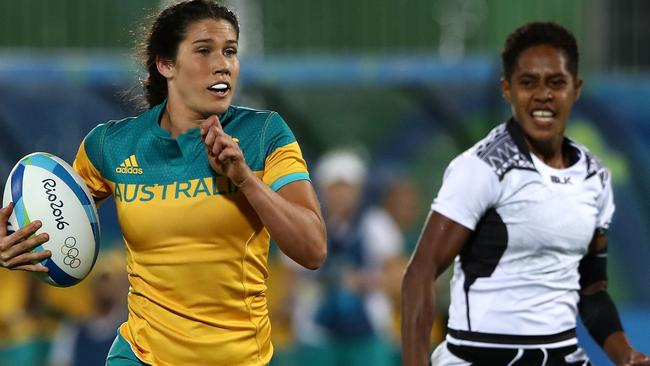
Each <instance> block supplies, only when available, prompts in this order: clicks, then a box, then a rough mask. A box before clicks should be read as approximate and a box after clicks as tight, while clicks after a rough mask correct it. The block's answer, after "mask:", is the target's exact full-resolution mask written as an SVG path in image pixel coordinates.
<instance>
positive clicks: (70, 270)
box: [2, 152, 99, 287]
mask: <svg viewBox="0 0 650 366" xmlns="http://www.w3.org/2000/svg"><path fill="white" fill-rule="evenodd" d="M2 201H3V207H7V205H8V204H9V202H13V203H14V210H13V213H12V214H11V217H10V218H9V226H8V229H9V232H12V231H16V230H18V229H20V228H22V227H25V226H26V225H28V224H29V223H30V222H32V221H35V220H40V221H41V222H42V223H43V226H42V227H41V228H40V229H39V230H38V231H37V232H36V234H40V233H47V234H48V235H49V237H50V239H49V240H48V241H47V242H46V243H43V244H41V245H40V246H38V247H36V248H34V251H43V250H50V251H51V252H52V256H51V257H50V258H48V259H45V260H43V261H41V262H40V264H41V265H43V266H45V267H47V268H48V269H49V272H47V273H36V275H37V276H38V277H39V278H40V279H41V280H43V281H45V282H47V283H49V284H51V285H54V286H58V287H68V286H72V285H75V284H77V283H79V282H80V281H81V280H82V279H84V278H85V277H86V276H87V275H88V273H89V272H90V270H91V269H92V267H93V265H94V264H95V260H96V259H97V253H98V252H99V220H98V216H97V208H96V207H95V202H94V201H93V198H92V196H91V195H90V192H89V191H88V188H87V187H86V184H85V183H84V182H83V180H82V179H81V177H79V176H78V175H77V173H76V172H75V171H74V169H72V167H71V166H70V165H68V164H67V163H66V162H65V161H63V160H62V159H60V158H58V157H56V156H54V155H52V154H48V153H43V152H37V153H33V154H29V155H27V156H25V157H24V158H22V159H20V161H19V162H18V163H17V164H16V165H15V166H14V168H13V169H12V170H11V173H10V174H9V178H8V179H7V182H6V184H5V190H4V195H3V200H2Z"/></svg>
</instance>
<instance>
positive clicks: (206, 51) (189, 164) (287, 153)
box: [0, 0, 327, 366]
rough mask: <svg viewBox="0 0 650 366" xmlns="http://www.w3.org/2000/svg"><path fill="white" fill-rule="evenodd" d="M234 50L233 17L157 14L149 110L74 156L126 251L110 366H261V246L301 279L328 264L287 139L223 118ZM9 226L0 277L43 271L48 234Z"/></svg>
mask: <svg viewBox="0 0 650 366" xmlns="http://www.w3.org/2000/svg"><path fill="white" fill-rule="evenodd" d="M238 48H239V24H238V21H237V18H236V17H235V15H234V14H233V13H232V12H231V11H230V10H229V9H227V8H225V7H223V6H222V5H219V4H217V3H215V2H213V1H210V0H193V1H185V2H181V3H176V4H173V5H170V6H168V7H166V8H165V9H163V10H162V11H161V12H160V13H159V14H158V16H157V17H156V18H155V19H154V22H153V24H152V25H151V27H150V28H149V32H148V34H147V38H146V41H145V42H144V45H143V48H142V52H143V60H142V61H143V64H144V67H145V69H146V71H147V72H148V78H147V79H146V80H145V81H144V82H143V86H144V95H145V98H146V101H147V104H148V107H149V109H148V110H147V111H145V112H144V113H142V114H141V115H139V116H137V117H133V118H126V119H124V120H121V121H110V122H108V123H105V124H101V125H99V126H97V127H96V128H95V129H93V131H91V132H90V133H89V134H88V135H87V136H86V138H85V139H84V141H83V143H82V144H81V146H80V149H79V152H78V154H77V157H76V159H75V163H74V167H75V169H76V170H77V172H78V173H79V175H80V176H81V177H82V178H83V179H84V180H85V182H86V184H87V185H88V187H89V189H90V191H91V192H92V194H93V196H94V197H95V198H96V199H97V200H101V199H104V198H108V197H109V196H113V197H114V200H115V202H116V206H117V211H118V218H119V222H120V227H121V229H122V232H123V234H124V239H125V242H126V248H127V272H128V274H129V282H130V292H129V297H128V300H129V301H128V303H129V318H128V321H127V322H126V323H125V324H123V325H122V326H121V327H120V329H119V332H118V336H117V338H116V339H115V342H114V343H113V347H112V348H111V350H110V353H109V356H108V360H107V365H109V366H122V365H162V366H167V365H174V366H179V365H211V366H213V365H266V364H268V363H269V361H270V359H271V356H272V353H273V347H272V345H271V342H270V324H269V320H268V311H267V308H266V297H265V296H266V293H265V290H266V285H265V281H266V278H267V276H268V271H267V268H266V264H267V263H266V260H267V257H268V250H269V241H270V238H273V240H274V241H275V242H276V243H277V244H278V246H279V248H280V249H281V250H282V251H283V252H284V253H285V254H286V255H287V256H288V257H290V258H292V259H293V260H294V261H296V262H297V263H299V264H300V265H302V266H304V267H306V268H309V269H316V268H318V267H319V266H320V265H321V264H322V263H323V261H324V260H325V257H326V251H327V249H326V234H325V227H324V224H323V218H322V215H321V212H320V207H319V203H318V200H317V198H316V195H315V192H314V190H313V188H312V186H311V183H310V180H309V175H308V171H307V167H306V164H305V162H304V159H303V158H302V154H301V152H300V148H299V146H298V144H297V142H296V140H295V137H294V136H293V134H292V133H291V131H290V130H289V128H288V127H287V125H286V123H285V122H284V121H283V120H282V118H281V117H280V116H279V115H278V114H277V113H275V112H272V111H260V110H253V109H250V108H242V107H236V106H232V105H231V100H232V96H233V92H234V91H235V88H236V86H237V80H238V76H239V69H240V66H239V58H238V55H237V51H238ZM126 161H129V162H130V165H129V166H130V167H134V169H133V170H132V171H128V170H125V169H120V167H121V166H126V165H124V164H125V162H126ZM135 168H137V172H136V170H135ZM11 211H12V207H11V206H9V207H5V208H3V209H2V210H1V211H0V221H2V222H7V219H8V217H9V215H10V214H11ZM5 226H6V225H0V264H2V266H3V267H5V268H9V269H18V270H27V271H45V270H46V269H44V268H43V267H41V266H40V265H36V264H33V263H34V262H37V261H40V260H43V259H45V258H47V257H49V255H50V253H49V252H48V251H42V252H39V253H32V252H30V251H31V249H33V248H34V247H36V246H38V245H40V244H41V243H43V242H45V241H46V240H47V234H40V235H37V236H34V237H32V238H29V239H26V238H28V237H29V236H30V235H32V234H33V233H35V232H36V231H37V230H38V227H39V222H38V220H35V221H34V222H33V223H32V224H31V225H29V226H27V227H25V228H24V229H21V230H19V231H17V232H16V233H15V234H13V235H9V236H7V235H6V232H4V229H5ZM23 239H26V240H23Z"/></svg>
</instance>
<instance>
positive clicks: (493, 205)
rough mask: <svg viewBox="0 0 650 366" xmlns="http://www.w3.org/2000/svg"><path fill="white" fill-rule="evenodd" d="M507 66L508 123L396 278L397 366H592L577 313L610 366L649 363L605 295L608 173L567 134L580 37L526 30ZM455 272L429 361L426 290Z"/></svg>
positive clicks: (468, 165)
mask: <svg viewBox="0 0 650 366" xmlns="http://www.w3.org/2000/svg"><path fill="white" fill-rule="evenodd" d="M502 62H503V79H502V81H501V88H502V91H503V96H504V97H505V99H506V100H507V101H508V102H509V103H510V104H511V106H512V115H513V117H512V118H511V119H510V120H509V121H507V122H505V123H504V124H502V125H500V126H498V127H496V128H495V129H494V130H492V131H491V132H490V133H489V134H488V136H487V137H486V138H484V139H483V140H481V141H479V142H478V143H477V144H476V145H474V146H473V147H472V148H471V149H469V150H467V151H466V152H465V153H463V154H461V155H460V156H458V157H457V158H456V159H454V160H453V161H452V162H451V164H450V165H449V167H448V168H447V171H446V172H445V177H444V181H443V185H442V187H441V189H440V191H439V193H438V196H437V197H436V199H435V200H434V202H433V205H432V211H431V214H430V215H429V217H428V219H427V222H426V224H425V227H424V230H423V232H422V236H421V238H420V241H419V243H418V246H417V248H416V250H415V252H414V254H413V257H412V258H411V261H410V263H409V265H408V268H407V270H406V273H405V275H404V282H403V289H402V309H403V310H402V346H403V360H404V365H409V366H418V365H427V364H428V363H429V362H430V361H431V363H432V364H433V365H445V366H448V365H491V366H499V365H504V366H505V365H540V366H541V365H589V364H590V363H589V360H588V358H587V356H586V355H585V354H584V352H583V351H582V350H581V349H580V348H579V347H578V345H577V339H576V335H575V327H576V317H577V315H578V314H579V315H580V316H581V317H582V319H583V321H584V323H585V325H586V327H587V329H588V330H589V332H590V334H591V335H592V336H593V337H594V339H595V340H596V341H597V342H598V343H599V345H600V346H601V347H603V349H604V350H605V352H606V353H607V354H608V356H609V357H610V358H611V359H612V360H613V361H614V362H615V363H616V364H617V365H650V358H649V357H648V356H646V355H644V354H642V353H640V352H637V351H636V350H634V348H632V346H631V345H630V343H629V341H628V340H627V338H626V336H625V334H624V332H623V329H622V326H621V323H620V320H619V317H618V313H617V311H616V307H615V306H614V304H613V302H612V300H611V298H610V297H609V295H608V294H607V277H606V257H607V256H606V250H607V229H608V226H609V223H610V221H611V217H612V214H613V212H614V204H613V198H612V187H611V179H610V174H609V171H608V170H607V168H605V167H604V166H603V165H602V163H601V162H600V161H599V160H598V159H597V158H596V157H594V156H593V154H591V153H590V152H589V150H587V149H586V148H585V147H584V146H582V145H580V144H578V143H576V142H574V141H572V140H570V139H568V138H566V137H565V136H564V132H565V129H566V126H567V122H568V119H569V114H570V112H571V108H572V106H573V104H574V102H575V101H576V100H577V99H578V97H579V95H580V90H581V87H582V80H581V79H579V78H578V47H577V44H576V41H575V38H574V36H573V35H572V34H571V33H570V32H569V31H567V30H566V29H565V28H563V27H562V26H560V25H558V24H556V23H550V22H549V23H542V22H533V23H528V24H526V25H523V26H522V27H520V28H518V29H517V30H515V31H514V32H513V33H512V34H511V35H510V36H509V37H508V39H507V40H506V44H505V49H504V51H503V53H502ZM454 258H455V259H454ZM452 261H453V265H454V275H453V278H452V280H451V305H450V309H449V324H448V325H449V331H448V334H447V338H446V341H445V342H443V343H442V344H441V345H439V346H438V348H437V349H436V350H435V352H434V353H433V355H432V357H431V360H429V355H428V353H429V334H430V332H431V325H432V321H433V314H434V306H433V304H434V301H433V281H434V280H435V279H436V278H437V277H438V276H439V275H440V274H441V273H442V272H443V271H445V269H446V268H447V267H448V266H449V265H451V263H452Z"/></svg>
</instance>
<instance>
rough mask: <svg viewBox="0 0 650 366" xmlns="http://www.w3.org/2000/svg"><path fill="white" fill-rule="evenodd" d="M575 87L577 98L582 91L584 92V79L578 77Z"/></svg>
mask: <svg viewBox="0 0 650 366" xmlns="http://www.w3.org/2000/svg"><path fill="white" fill-rule="evenodd" d="M573 83H574V88H575V100H578V99H579V98H580V93H581V92H582V79H576V80H575V81H574V82H573Z"/></svg>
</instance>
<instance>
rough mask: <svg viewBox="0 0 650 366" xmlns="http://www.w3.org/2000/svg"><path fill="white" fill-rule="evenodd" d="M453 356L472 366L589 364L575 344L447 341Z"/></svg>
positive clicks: (573, 365)
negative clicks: (495, 344) (461, 343)
mask: <svg viewBox="0 0 650 366" xmlns="http://www.w3.org/2000/svg"><path fill="white" fill-rule="evenodd" d="M447 349H448V350H449V352H451V353H452V354H453V355H454V356H456V357H458V358H460V359H462V360H465V361H467V362H468V363H469V364H471V365H473V366H501V365H503V366H590V365H591V363H590V362H589V360H588V358H587V356H586V355H585V354H584V352H583V351H582V350H581V349H580V348H578V346H577V345H572V346H565V347H560V348H543V347H540V348H486V347H473V346H459V345H455V344H451V343H449V342H447Z"/></svg>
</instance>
